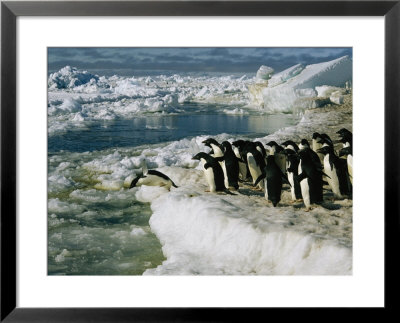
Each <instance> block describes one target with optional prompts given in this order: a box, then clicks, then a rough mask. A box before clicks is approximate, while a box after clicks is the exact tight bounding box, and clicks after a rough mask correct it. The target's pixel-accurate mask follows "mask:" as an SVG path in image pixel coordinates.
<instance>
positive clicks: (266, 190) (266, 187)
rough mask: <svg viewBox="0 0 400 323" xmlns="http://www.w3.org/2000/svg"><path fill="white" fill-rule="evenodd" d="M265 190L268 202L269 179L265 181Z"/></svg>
mask: <svg viewBox="0 0 400 323" xmlns="http://www.w3.org/2000/svg"><path fill="white" fill-rule="evenodd" d="M264 189H265V199H266V200H267V201H268V185H267V179H265V180H264Z"/></svg>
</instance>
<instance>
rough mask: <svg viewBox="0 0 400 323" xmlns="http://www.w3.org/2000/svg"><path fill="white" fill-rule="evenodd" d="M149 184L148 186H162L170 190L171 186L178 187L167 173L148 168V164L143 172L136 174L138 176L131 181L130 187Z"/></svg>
mask: <svg viewBox="0 0 400 323" xmlns="http://www.w3.org/2000/svg"><path fill="white" fill-rule="evenodd" d="M141 185H147V186H161V187H165V188H166V189H168V190H170V189H171V186H173V187H176V188H177V187H178V186H176V185H175V183H174V182H173V181H172V180H171V179H170V178H169V177H168V176H167V175H165V174H163V173H161V172H159V171H157V170H154V169H149V170H148V169H147V166H144V167H143V169H142V173H140V174H139V175H137V176H136V178H135V179H134V180H133V181H132V182H131V185H130V187H129V188H133V187H136V186H141Z"/></svg>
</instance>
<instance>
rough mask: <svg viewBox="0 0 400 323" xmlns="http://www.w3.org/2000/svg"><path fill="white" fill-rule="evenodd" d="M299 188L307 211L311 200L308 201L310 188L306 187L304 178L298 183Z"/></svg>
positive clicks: (306, 180)
mask: <svg viewBox="0 0 400 323" xmlns="http://www.w3.org/2000/svg"><path fill="white" fill-rule="evenodd" d="M300 188H301V195H302V196H303V202H304V205H305V206H306V209H307V210H308V209H309V208H310V206H311V202H310V201H311V200H310V186H309V185H308V179H307V178H305V179H303V180H302V181H301V182H300Z"/></svg>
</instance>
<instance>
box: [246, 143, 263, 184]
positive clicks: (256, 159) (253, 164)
mask: <svg viewBox="0 0 400 323" xmlns="http://www.w3.org/2000/svg"><path fill="white" fill-rule="evenodd" d="M243 153H244V154H245V155H246V158H247V165H248V166H249V171H250V174H251V177H252V179H253V184H254V183H255V182H256V180H257V179H258V178H259V177H260V175H261V174H262V173H263V170H264V168H265V159H264V157H263V156H262V154H261V153H260V152H259V151H258V149H257V148H256V145H255V144H254V143H248V144H247V145H246V146H245V147H244V148H243ZM263 187H264V183H259V188H260V189H263Z"/></svg>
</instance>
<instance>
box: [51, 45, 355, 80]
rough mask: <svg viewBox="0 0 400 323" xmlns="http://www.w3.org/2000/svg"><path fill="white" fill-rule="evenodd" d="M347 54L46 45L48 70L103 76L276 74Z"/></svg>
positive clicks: (339, 50) (340, 50) (334, 50)
mask: <svg viewBox="0 0 400 323" xmlns="http://www.w3.org/2000/svg"><path fill="white" fill-rule="evenodd" d="M346 55H348V56H350V57H352V48H351V47H246V48H241V47H190V48H184V47H179V48H178V47H177V48H170V47H147V48H145V47H143V48H142V47H132V48H128V47H121V48H117V47H49V48H48V71H49V73H50V72H54V71H58V70H60V69H61V68H63V67H65V66H68V65H69V66H72V67H76V68H78V69H81V70H87V71H89V72H90V71H92V72H96V71H99V72H103V74H102V75H106V76H107V75H113V74H115V73H113V72H114V71H119V72H125V73H126V75H131V74H139V75H146V74H151V75H155V74H157V73H158V74H163V72H164V73H167V74H168V72H175V73H191V72H192V73H199V72H200V73H201V72H203V73H205V74H208V73H210V74H212V73H233V74H236V73H245V74H256V72H257V70H258V69H259V67H260V66H261V65H267V66H270V67H272V68H273V69H274V70H275V73H277V72H280V71H282V70H284V69H286V68H288V67H291V66H293V65H296V64H299V63H301V64H305V65H309V64H317V63H321V62H326V61H330V60H334V59H336V58H339V57H342V56H346ZM119 74H121V73H119Z"/></svg>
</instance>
